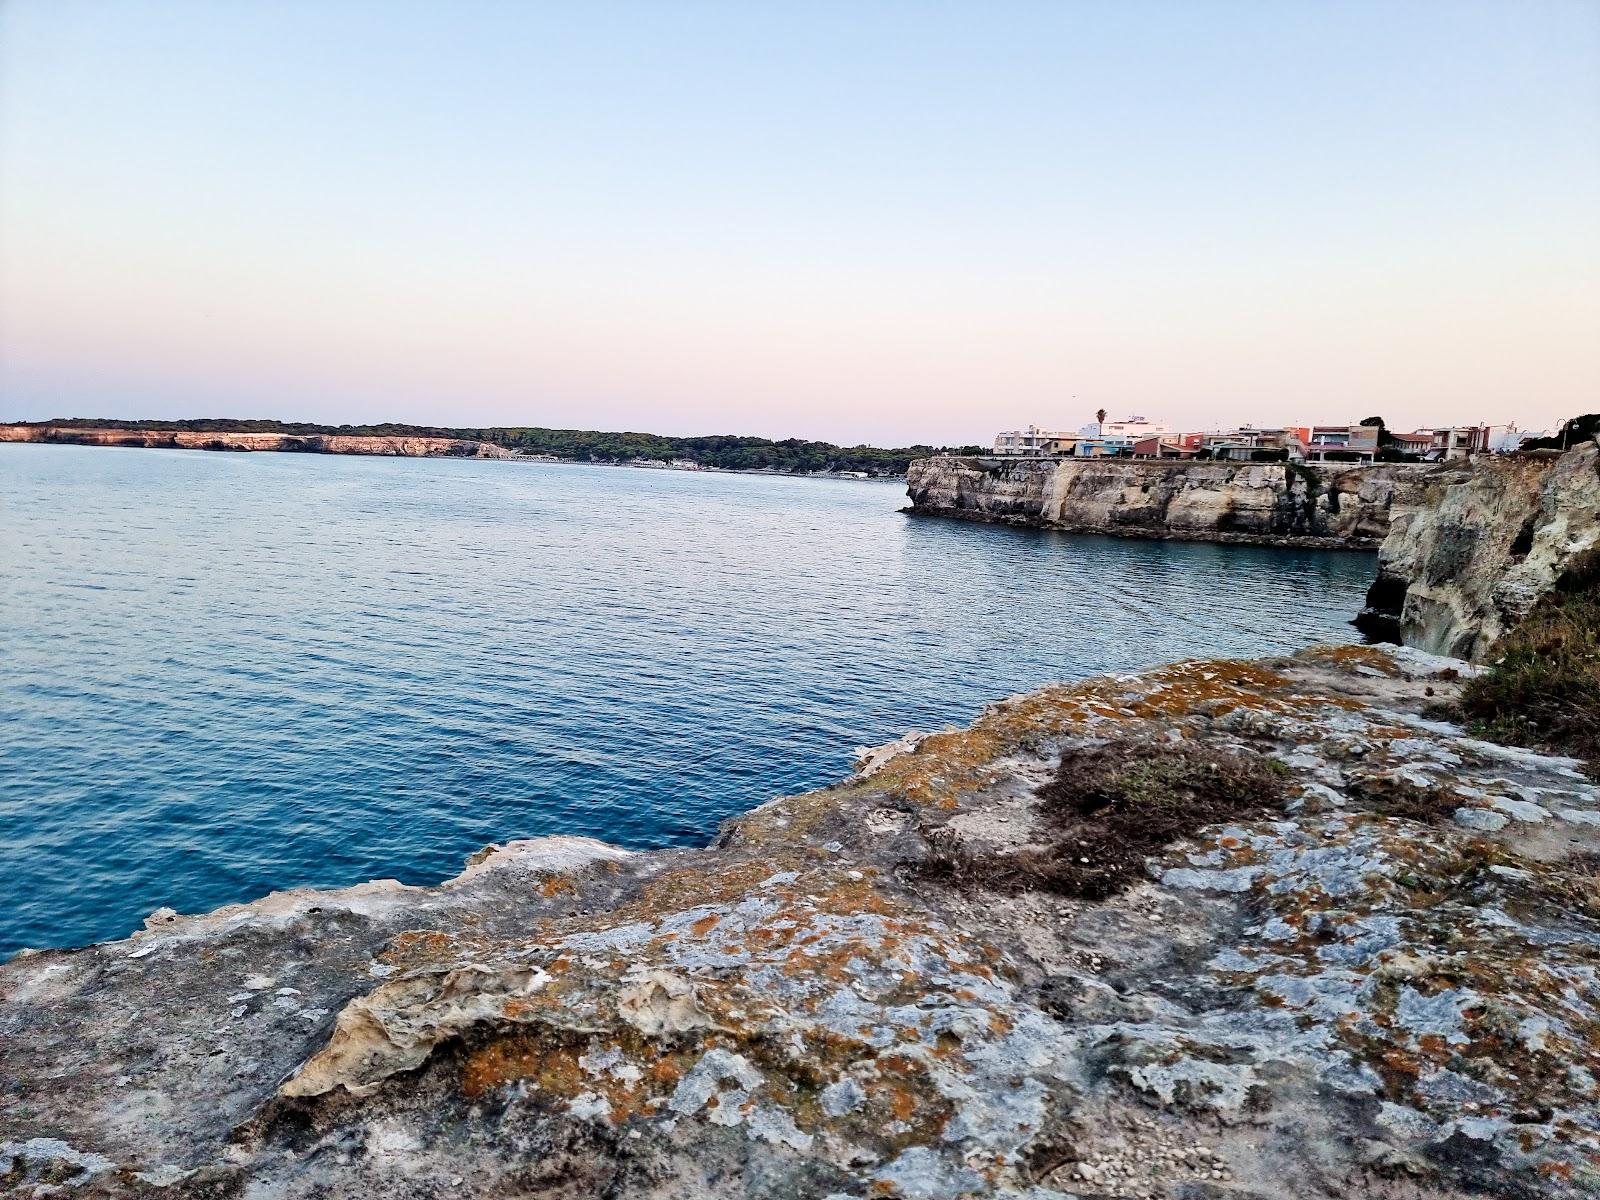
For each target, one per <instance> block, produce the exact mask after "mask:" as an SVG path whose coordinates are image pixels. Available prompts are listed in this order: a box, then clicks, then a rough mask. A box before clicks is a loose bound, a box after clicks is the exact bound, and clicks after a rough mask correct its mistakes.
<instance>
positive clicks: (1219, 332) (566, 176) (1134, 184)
mask: <svg viewBox="0 0 1600 1200" xmlns="http://www.w3.org/2000/svg"><path fill="white" fill-rule="evenodd" d="M1101 406H1104V407H1106V408H1108V409H1111V410H1112V411H1113V412H1115V413H1118V414H1121V413H1123V412H1124V411H1135V412H1142V413H1145V414H1146V415H1149V416H1152V417H1155V418H1165V419H1167V420H1168V421H1169V422H1172V423H1176V424H1185V425H1207V426H1209V425H1215V424H1219V423H1224V422H1228V423H1231V422H1235V421H1242V420H1256V421H1279V422H1284V421H1295V422H1305V421H1322V420H1343V419H1347V418H1350V419H1354V418H1359V417H1361V416H1366V415H1368V414H1369V413H1373V412H1382V413H1384V414H1385V415H1387V416H1388V417H1389V419H1390V422H1391V424H1397V425H1414V424H1423V423H1444V422H1450V421H1469V420H1494V421H1503V420H1506V419H1516V420H1520V421H1522V422H1523V423H1524V425H1529V424H1544V423H1550V422H1552V421H1554V420H1556V419H1557V418H1559V417H1562V416H1565V415H1568V414H1570V413H1571V412H1575V411H1579V410H1585V409H1587V410H1593V409H1595V408H1600V4H1596V3H1575V2H1562V3H1537V2H1534V3H1524V2H1519V3H1495V4H1482V3H1398V4H1396V3H1390V4H1360V3H1338V4H1331V3H1327V4H1322V3H1279V4H1267V3H1220V4H1219V3H1138V2H1135V3H1111V2H1109V0H1107V2H1106V3H1095V4H1088V3H1078V4H1071V3H1054V4H1047V3H1027V4H1019V3H995V2H990V3H969V4H953V3H915V4H912V3H869V2H865V0H861V2H857V3H852V4H825V3H806V4H786V5H779V4H777V3H771V4H763V3H715V4H712V3H668V2H665V0H657V2H654V3H648V4H647V3H584V4H578V3H573V4H534V3H484V2H479V3H471V2H460V0H457V2H453V3H445V2H443V0H439V2H437V3H429V4H424V3H415V2H410V3H408V2H404V0H383V2H378V0H372V2H363V0H317V2H311V0H280V2H268V0H257V2H251V0H227V2H219V0H205V2H199V0H190V2H176V0H143V2H141V0H119V2H112V0H103V2H97V0H0V418H10V417H46V416H57V415H74V414H82V415H115V416H158V417H159V416H173V417H175V416H194V415H234V416H245V415H251V416H256V415H260V416H276V417H282V418H286V419H308V420H325V421H333V422H339V421H364V420H382V419H398V420H413V421H420V422H429V423H433V422H437V423H455V424H467V423H497V424H544V425H568V426H585V427H601V428H630V429H650V430H656V431H659V432H668V433H704V432H748V433H761V434H769V435H773V436H785V435H790V434H795V435H801V436H815V437H823V438H827V439H829V440H833V441H853V440H856V439H869V440H874V441H878V442H897V443H898V442H907V441H913V440H930V439H931V440H935V441H943V440H958V441H966V440H969V439H982V440H987V438H988V437H990V436H992V433H993V430H994V429H995V428H997V427H999V426H1002V425H1004V426H1011V425H1016V424H1018V423H1025V422H1028V421H1038V422H1039V423H1041V424H1045V425H1067V426H1075V425H1077V424H1078V423H1080V422H1081V421H1082V420H1083V419H1084V416H1085V414H1086V413H1092V411H1093V410H1094V409H1095V408H1097V407H1101Z"/></svg>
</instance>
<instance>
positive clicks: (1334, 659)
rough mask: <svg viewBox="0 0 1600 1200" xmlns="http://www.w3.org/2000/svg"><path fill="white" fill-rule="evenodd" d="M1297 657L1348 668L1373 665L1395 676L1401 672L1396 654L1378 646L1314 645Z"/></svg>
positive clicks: (1374, 668)
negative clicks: (1396, 660)
mask: <svg viewBox="0 0 1600 1200" xmlns="http://www.w3.org/2000/svg"><path fill="white" fill-rule="evenodd" d="M1297 657H1299V658H1302V659H1306V660H1308V661H1310V662H1315V663H1326V664H1327V665H1329V666H1333V667H1344V668H1346V669H1349V668H1350V667H1371V668H1372V669H1373V670H1375V671H1382V672H1383V673H1384V674H1385V675H1389V676H1393V677H1398V676H1399V675H1400V674H1401V671H1400V668H1399V666H1397V665H1396V663H1395V661H1394V655H1392V654H1390V653H1389V652H1388V651H1387V650H1382V649H1379V648H1378V647H1377V646H1312V647H1311V648H1310V649H1309V650H1303V651H1301V652H1300V654H1299V655H1298V656H1297Z"/></svg>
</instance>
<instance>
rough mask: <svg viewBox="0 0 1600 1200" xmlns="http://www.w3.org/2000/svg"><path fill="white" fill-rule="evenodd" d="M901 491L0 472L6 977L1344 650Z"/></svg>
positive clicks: (507, 470) (387, 465)
mask: <svg viewBox="0 0 1600 1200" xmlns="http://www.w3.org/2000/svg"><path fill="white" fill-rule="evenodd" d="M904 502H905V501H904V496H903V493H902V491H901V490H900V489H899V488H898V487H895V486H893V485H889V484H884V483H866V482H838V481H829V480H809V479H785V478H771V477H761V476H729V475H697V474H689V473H680V472H667V471H640V470H619V469H615V468H604V467H573V466H556V465H533V464H525V463H507V462H489V461H484V462H478V461H444V460H388V459H378V458H327V457H321V456H310V455H293V454H234V455H229V454H205V453H195V452H183V451H155V450H107V449H90V448H82V447H70V446H21V445H0V954H5V953H9V952H11V951H12V950H14V949H16V948H17V947H18V946H23V945H30V946H51V945H70V944H78V943H83V942H88V941H92V940H96V939H100V938H109V937H120V936H123V935H125V934H127V933H128V932H130V931H131V930H133V929H134V928H137V927H138V925H139V923H140V921H141V920H142V919H143V917H144V916H145V915H146V914H147V913H149V912H150V911H151V910H152V909H154V908H156V907H158V906H160V905H163V904H170V905H172V906H174V907H176V908H177V909H179V910H180V911H190V912H194V911H203V910H206V909H209V908H212V907H215V906H217V905H219V904H224V903H228V902H232V901H238V900H246V899H251V898H253V897H256V896H259V895H261V894H263V893H265V892H266V891H268V890H270V889H273V888H284V887H290V886H294V885H298V884H319V885H327V886H334V885H343V884H350V883H355V882H357V881H360V880H364V879H369V878H373V877H378V876H393V877H396V878H399V879H402V880H406V881H408V882H414V883H426V882H433V881H436V880H438V879H441V878H443V877H446V876H449V875H452V874H454V873H455V872H456V871H457V870H459V869H460V867H461V862H462V859H463V858H464V857H465V856H466V855H467V854H469V853H471V852H472V851H473V850H476V849H477V848H479V847H480V846H482V845H483V844H485V843H486V842H490V841H504V840H505V839H508V838H517V837H529V836H535V835H539V834H546V833H579V834H589V835H592V836H594V837H599V838H604V839H606V840H608V841H613V842H619V843H622V844H623V845H627V846H633V847H646V846H662V845H669V844H682V843H700V842H704V841H705V840H707V839H708V838H709V837H710V835H711V834H712V833H713V831H714V829H715V827H716V824H717V822H718V821H719V820H721V819H722V818H724V817H727V816H729V815H730V814H733V813H737V812H739V811H741V810H743V809H746V808H749V807H751V806H752V805H755V804H758V803H760V802H762V801H764V800H767V799H769V798H771V797H772V796H775V795H781V794H783V793H786V792H792V791H797V790H801V789H805V788H810V787H814V786H817V785H819V784H823V783H826V782H828V781H830V780H833V779H836V778H838V777H839V776H840V775H842V774H843V773H845V772H846V771H847V770H848V768H849V765H850V762H851V760H852V758H853V755H852V750H853V748H854V747H856V746H858V745H862V744H869V743H876V742H882V741H885V740H887V739H889V738H891V737H894V736H897V735H898V734H900V733H902V732H903V731H905V730H906V729H909V728H929V727H938V726H940V725H942V724H943V723H945V722H952V721H954V722H963V721H966V720H968V719H970V718H971V717H972V716H973V715H974V714H975V713H977V711H978V710H979V708H981V707H982V705H983V704H984V703H985V702H986V701H989V700H992V699H994V698H996V697H999V696H1003V695H1006V694H1008V693H1011V692H1015V691H1019V690H1022V689H1025V688H1030V687H1034V686H1036V685H1039V684H1042V683H1045V682H1048V681H1052V680H1059V679H1070V678H1076V677H1081V676H1085V675H1090V674H1095V673H1098V672H1102V671H1106V670H1109V669H1115V668H1128V667H1136V666H1142V665H1146V664H1149V663H1153V662H1158V661H1164V660H1166V659H1170V658H1176V657H1181V656H1184V655H1193V654H1239V655H1256V654H1262V653H1267V652H1271V651H1275V650H1286V649H1291V648H1294V647H1297V646H1300V645H1303V644H1305V643H1306V642H1309V641H1313V640H1340V641H1345V640H1350V638H1351V637H1352V636H1353V634H1352V631H1351V629H1350V627H1349V626H1348V625H1347V624H1346V621H1347V620H1348V619H1349V617H1350V616H1351V615H1352V614H1354V613H1355V611H1356V610H1357V609H1358V608H1359V607H1360V604H1361V598H1362V593H1363V591H1364V589H1365V587H1366V585H1367V583H1368V581H1369V580H1370V577H1371V575H1372V572H1373V569H1374V564H1373V559H1372V556H1370V555H1366V554H1348V553H1331V554H1330V553H1323V554H1318V553H1311V552H1299V551H1284V550H1265V549H1247V548H1240V547H1217V546H1204V545H1187V544H1181V543H1160V542H1140V541H1124V540H1118V539H1108V538H1094V537H1079V536H1067V535H1052V534H1040V533H1035V532H1029V531H1020V530H1010V529H1003V528H993V527H984V526H977V525H966V524H959V523H955V522H944V521H938V520H930V519H911V518H908V517H906V516H903V515H901V514H900V513H899V512H898V511H897V509H898V508H899V507H900V505H902V504H903V503H904Z"/></svg>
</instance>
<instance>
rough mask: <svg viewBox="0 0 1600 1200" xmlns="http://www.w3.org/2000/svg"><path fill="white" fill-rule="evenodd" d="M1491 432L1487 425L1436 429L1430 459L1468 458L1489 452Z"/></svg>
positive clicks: (1429, 452) (1433, 432) (1429, 453)
mask: <svg viewBox="0 0 1600 1200" xmlns="http://www.w3.org/2000/svg"><path fill="white" fill-rule="evenodd" d="M1491 432H1492V431H1491V430H1490V428H1489V426H1487V425H1462V426H1456V427H1452V428H1450V429H1434V430H1432V431H1431V433H1432V434H1433V445H1432V446H1431V447H1430V449H1429V451H1428V457H1430V458H1437V459H1446V458H1467V457H1469V456H1470V455H1473V454H1487V453H1488V452H1489V438H1490V434H1491Z"/></svg>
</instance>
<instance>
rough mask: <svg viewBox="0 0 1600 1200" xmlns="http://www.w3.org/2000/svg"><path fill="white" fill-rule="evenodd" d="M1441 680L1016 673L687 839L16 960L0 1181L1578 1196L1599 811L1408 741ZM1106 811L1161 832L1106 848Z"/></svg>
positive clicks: (1457, 751)
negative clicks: (854, 764)
mask: <svg viewBox="0 0 1600 1200" xmlns="http://www.w3.org/2000/svg"><path fill="white" fill-rule="evenodd" d="M1470 670H1471V668H1469V667H1465V665H1464V664H1461V663H1459V662H1450V661H1446V660H1441V659H1435V658H1432V657H1429V656H1426V655H1423V654H1420V653H1418V652H1416V651H1413V650H1408V649H1394V650H1379V649H1373V648H1360V647H1344V648H1337V649H1327V648H1324V649H1318V650H1311V651H1307V652H1304V653H1302V654H1299V655H1296V656H1294V657H1292V658H1286V659H1279V660H1272V661H1262V662H1254V663H1245V662H1190V663H1181V664H1177V665H1174V666H1167V667H1162V668H1158V669H1154V670H1150V671H1146V672H1141V673H1137V674H1130V675H1120V676H1112V677H1106V678H1101V679H1094V680H1089V681H1087V682H1084V683H1081V684H1075V685H1070V686H1059V687H1053V688H1048V689H1045V690H1043V691H1040V692H1036V693H1032V694H1029V695H1025V696H1018V697H1014V698H1012V699H1010V700H1006V701H1002V702H1000V703H998V704H995V705H993V706H991V707H990V708H989V709H988V710H987V711H986V712H985V713H984V714H983V716H982V717H981V718H980V719H979V720H977V721H976V722H974V724H973V725H972V726H971V727H970V728H967V729H964V730H950V731H946V732H943V733H936V734H933V735H930V736H910V737H907V738H905V739H902V740H901V741H900V742H898V743H895V744H893V745H891V746H888V747H884V748H881V749H879V750H877V751H874V752H872V753H870V754H868V755H867V756H866V757H865V759H864V760H863V764H862V767H861V769H860V770H859V771H858V773H857V774H856V775H855V776H854V777H852V778H851V779H849V780H847V781H845V782H843V783H841V784H840V785H838V786H835V787H832V788H828V789H824V790H822V791H819V792H814V793H809V794H806V795H801V796H794V797H789V798H786V799H783V800H778V801H774V802H773V803H771V804H768V805H766V806H764V807H762V808H760V809H757V810H755V811H754V812H752V813H749V814H747V815H745V816H743V817H740V818H738V819H735V820H733V821H730V822H728V823H727V825H726V826H725V827H724V829H723V831H722V833H721V835H720V836H719V838H718V839H717V842H716V843H715V845H713V846H712V847H709V848H707V849H705V850H698V851H694V850H677V851H665V852H659V853H649V854H634V853H628V852H626V851H622V850H619V849H616V848H613V847H608V846H604V845H601V844H599V843H595V842H589V841H583V840H578V839H566V838H553V839H544V840H540V841H535V842H524V843H513V844H512V845H509V846H506V847H503V848H498V849H492V850H490V851H487V852H486V853H485V854H483V855H480V856H477V857H476V858H475V860H474V862H473V863H472V864H471V865H470V866H469V867H468V869H467V870H466V871H465V872H464V873H463V874H462V875H461V876H460V877H458V878H457V879H454V880H451V881H450V882H448V883H446V884H444V885H442V886H440V887H437V888H411V887H404V886H401V885H399V884H394V883H383V882H380V883H375V884H369V885H365V886H362V887H358V888H353V889H348V890H345V891H340V892H314V891H300V892H291V893H284V894H278V895H274V896H271V897H268V898H267V899H266V900H263V901H260V902H257V903H255V904H251V905H244V906H238V907H234V908H229V909H223V910H220V911H218V912H216V913H212V914H209V915H206V916H198V917H183V916H177V915H175V914H172V913H170V912H165V911H163V912H161V913H158V914H155V915H154V916H153V917H152V918H151V920H150V921H149V922H148V923H147V924H148V928H147V929H146V930H144V931H142V932H140V933H137V934H135V935H134V936H133V937H131V938H129V939H127V940H125V941H121V942H112V943H107V944H103V945H99V946H93V947H90V948H87V949H83V950H76V951H48V952H43V953H37V954H30V955H25V956H23V957H19V958H17V959H15V960H13V961H12V962H10V963H9V964H6V965H5V966H3V967H0V996H3V998H4V1002H3V1008H0V1026H3V1029H0V1036H3V1039H4V1041H3V1043H0V1044H3V1047H4V1050H3V1053H0V1180H3V1181H4V1185H5V1186H6V1187H9V1188H10V1189H11V1192H12V1193H14V1194H21V1195H35V1194H37V1195H44V1194H54V1191H53V1189H55V1188H56V1187H58V1186H62V1187H63V1188H69V1189H70V1191H71V1194H74V1195H77V1196H83V1197H88V1196H100V1195H119V1196H124V1195H141V1196H158V1195H159V1196H184V1197H190V1196H216V1197H221V1196H245V1195H249V1196H268V1195H271V1196H284V1197H311V1196H318V1197H370V1196H379V1195H381V1196H388V1197H422V1196H440V1195H450V1196H481V1197H490V1196H496V1197H499V1196H511V1195H517V1196H534V1195H538V1196H572V1197H577V1196H619V1197H684V1198H689V1197H696V1198H698V1197H707V1196H711V1197H717V1196H725V1197H733V1196H740V1197H786V1198H787V1197H835V1198H837V1197H846V1196H853V1197H866V1196H878V1197H895V1196H898V1197H908V1198H909V1197H919V1198H924V1200H926V1198H930V1197H932V1198H940V1200H954V1198H956V1197H963V1196H1021V1197H1030V1198H1031V1200H1058V1198H1059V1197H1062V1196H1071V1195H1077V1196H1106V1195H1127V1196H1154V1197H1162V1198H1163V1200H1176V1198H1179V1197H1182V1198H1184V1200H1195V1198H1198V1197H1205V1198H1209V1200H1222V1198H1225V1197H1232V1198H1236V1200H1237V1198H1253V1197H1272V1198H1282V1200H1290V1198H1293V1200H1305V1198H1308V1197H1324V1196H1326V1197H1333V1196H1345V1197H1349V1196H1370V1197H1408V1198H1421V1197H1465V1196H1469V1195H1483V1194H1492V1195H1496V1196H1507V1197H1534V1196H1541V1197H1543V1196H1563V1197H1565V1196H1578V1195H1592V1194H1594V1191H1595V1189H1596V1188H1597V1187H1600V1083H1597V1080H1600V894H1597V891H1596V883H1595V873H1594V867H1593V863H1594V862H1595V861H1596V859H1595V858H1594V856H1595V855H1596V854H1597V852H1600V789H1597V788H1596V787H1595V786H1594V785H1593V784H1591V783H1589V782H1588V781H1587V780H1586V779H1585V778H1584V776H1583V775H1582V773H1581V772H1580V771H1579V770H1578V767H1577V764H1576V763H1574V762H1572V761H1570V760H1565V759H1559V758H1552V757H1547V756H1540V755H1536V754H1533V753H1530V752H1526V751H1520V750H1511V749H1506V748H1504V747H1500V746H1496V745H1491V744H1487V743H1484V742H1480V741H1475V740H1473V739H1472V738H1469V737H1467V736H1465V735H1463V733H1462V731H1461V730H1460V729H1459V728H1456V727H1454V726H1452V725H1450V724H1447V723H1445V722H1442V721H1440V720H1439V719H1437V714H1438V711H1439V710H1438V708H1437V706H1438V705H1440V704H1442V703H1446V702H1448V701H1449V700H1450V699H1451V697H1452V696H1453V694H1454V692H1455V690H1456V689H1457V688H1458V686H1459V684H1460V679H1461V676H1462V674H1463V673H1464V672H1470ZM1119 772H1120V774H1119ZM1085 778H1094V779H1098V780H1100V781H1101V784H1103V785H1104V786H1103V788H1102V791H1103V793H1104V795H1103V796H1102V799H1103V800H1104V804H1103V805H1102V806H1101V807H1096V806H1095V804H1096V803H1099V802H1098V801H1096V802H1094V803H1090V802H1086V801H1085V798H1084V797H1085V795H1090V794H1089V793H1083V794H1079V795H1078V797H1077V800H1074V801H1072V802H1071V803H1068V799H1070V796H1071V791H1070V789H1071V787H1073V786H1078V785H1077V784H1076V783H1074V782H1073V781H1080V780H1082V779H1085ZM1116 780H1121V782H1120V783H1115V781H1116ZM1063 781H1066V782H1063ZM1219 781H1221V784H1222V786H1218V782H1219ZM1113 784H1115V786H1113ZM1246 785H1248V786H1246ZM1097 786H1100V785H1097ZM1064 787H1065V788H1067V789H1068V793H1067V794H1066V795H1067V799H1064V798H1063V797H1064V793H1063V792H1062V790H1061V789H1062V788H1064ZM1119 788H1120V789H1121V790H1120V791H1119V790H1118V789H1119ZM1095 794H1098V793H1095ZM1118 797H1121V798H1122V799H1127V798H1129V797H1133V798H1135V799H1137V801H1138V808H1137V811H1136V812H1135V813H1134V814H1133V815H1134V816H1135V817H1136V818H1138V817H1140V816H1141V814H1144V813H1147V812H1156V811H1159V812H1161V813H1163V814H1165V819H1167V820H1177V821H1179V826H1177V827H1168V826H1163V827H1161V828H1160V829H1159V830H1158V836H1159V837H1160V838H1161V839H1163V840H1164V844H1161V845H1158V846H1157V847H1156V848H1154V849H1152V850H1149V851H1148V852H1147V851H1146V850H1145V849H1143V848H1141V847H1140V846H1139V845H1138V842H1137V838H1136V837H1135V838H1134V839H1133V841H1131V842H1129V843H1128V844H1123V843H1122V842H1121V841H1120V839H1122V838H1123V837H1125V836H1127V834H1128V832H1129V830H1130V829H1135V830H1136V829H1137V826H1127V825H1126V824H1125V825H1124V826H1121V827H1114V821H1113V818H1115V817H1116V815H1117V813H1118V812H1119V811H1121V810H1120V809H1119V805H1120V804H1121V803H1122V800H1120V799H1118ZM1228 797H1233V798H1234V799H1232V800H1228V799H1227V798H1228ZM1090 799H1091V800H1092V795H1090ZM1201 800H1204V803H1201V802H1200V801H1201ZM1074 805H1075V807H1074ZM1230 805H1231V806H1232V807H1230ZM1128 815H1129V814H1128V813H1126V812H1123V814H1122V816H1123V818H1126V817H1127V816H1128ZM1108 822H1109V823H1108Z"/></svg>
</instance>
